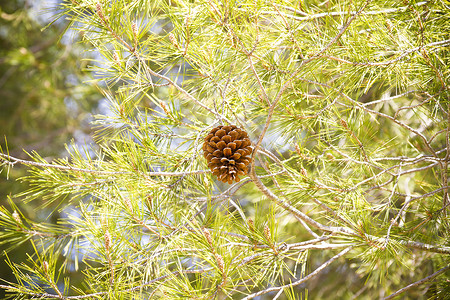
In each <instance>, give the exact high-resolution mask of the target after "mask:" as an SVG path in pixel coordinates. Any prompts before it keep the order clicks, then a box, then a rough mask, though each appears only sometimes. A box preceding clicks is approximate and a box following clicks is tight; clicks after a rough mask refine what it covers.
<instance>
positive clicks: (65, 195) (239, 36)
mask: <svg viewBox="0 0 450 300" xmlns="http://www.w3.org/2000/svg"><path fill="white" fill-rule="evenodd" d="M449 12H450V10H449V4H448V3H447V1H423V2H416V1H407V0H405V1H400V2H399V1H378V0H373V1H369V0H368V1H331V0H330V1H281V0H277V1H263V0H258V1H253V0H252V1H250V0H241V1H233V0H223V1H218V0H208V1H185V0H174V1H172V0H161V1H148V0H129V1H125V0H118V1H108V0H103V1H98V2H97V1H91V0H72V1H66V2H63V4H61V6H60V11H59V12H58V14H57V15H56V17H64V18H69V19H70V20H71V22H72V23H71V24H72V25H71V29H73V30H79V31H80V32H82V35H83V38H84V41H85V42H86V43H87V44H88V45H89V47H91V49H92V51H94V52H95V53H96V54H98V60H97V61H92V62H90V66H91V69H92V70H93V71H94V72H95V74H96V76H97V77H96V78H97V80H98V86H99V89H100V90H101V92H102V93H103V95H104V97H105V98H106V99H107V100H108V103H109V109H108V111H105V112H104V113H103V114H99V115H97V116H95V122H94V123H93V127H95V129H96V134H95V139H96V141H97V148H88V147H87V146H82V145H71V146H70V147H68V149H69V152H70V156H69V157H67V158H61V159H56V160H54V161H51V162H50V161H46V160H45V159H43V158H42V157H40V156H39V154H37V153H32V154H30V158H29V159H28V160H23V159H19V158H16V157H14V156H11V155H9V154H8V149H2V150H3V151H2V153H1V154H0V155H1V160H2V164H3V171H4V172H7V171H8V170H9V169H10V168H12V167H14V165H16V164H24V165H27V166H28V167H29V175H28V176H26V177H24V178H22V180H23V181H25V182H27V183H28V185H29V188H28V189H27V190H26V191H24V192H23V193H21V194H19V195H16V196H15V198H13V199H12V200H15V201H36V199H40V200H39V201H42V202H43V203H42V205H44V206H45V205H49V204H50V203H58V204H59V209H60V210H61V212H62V214H61V219H60V220H59V222H58V224H57V225H49V224H46V223H42V222H39V223H38V222H35V221H34V220H31V219H27V218H26V217H25V216H24V215H23V214H21V212H20V210H18V209H17V207H16V206H15V204H14V202H13V201H11V202H10V203H11V204H10V206H11V207H1V211H0V220H1V223H0V224H1V226H2V231H1V239H2V243H6V244H8V245H10V246H11V247H10V249H12V248H13V247H14V246H17V245H20V244H21V243H31V244H32V245H33V247H34V250H35V251H34V252H33V253H30V254H29V260H27V261H22V262H16V261H9V265H10V267H11V270H12V272H13V273H14V275H15V276H16V278H17V281H18V283H17V284H8V283H5V284H3V285H1V287H2V288H3V289H6V290H7V291H8V292H9V293H10V295H11V296H12V297H13V298H16V299H22V298H28V297H33V298H41V299H50V298H59V299H91V298H99V299H256V298H258V297H259V298H258V299H263V298H264V297H265V298H264V299H299V298H305V299H306V298H307V297H310V298H313V299H319V298H327V297H328V298H329V297H330V295H332V297H333V298H338V299H350V298H358V299H374V298H380V297H381V298H384V299H391V298H394V297H396V296H398V295H400V296H402V297H409V298H411V299H420V298H435V299H445V298H446V297H447V298H448V297H450V288H449V284H448V282H449V280H450V276H449V269H450V265H449V263H450V259H449V254H450V245H449V244H450V233H449V216H448V215H449V213H450V209H449V205H450V199H449V194H448V192H449V188H448V183H449V179H448V177H449V176H448V175H449V172H448V170H449V164H448V163H449V159H450V141H449V135H450V113H449V111H450V101H449V96H450V94H449V93H450V90H449V71H448V67H447V66H448V64H449V58H450V55H449V51H448V48H449V46H450V36H449V32H450V20H449V19H450V14H449ZM86 84H89V83H86ZM238 129H239V130H240V131H239V130H238ZM234 131H236V133H232V132H234ZM226 136H229V138H227V137H226ZM215 137H217V139H215ZM247 138H248V141H249V143H250V145H247V142H246V141H247V140H246V139H247ZM239 141H240V142H239ZM205 143H206V144H205ZM226 149H230V150H226ZM239 149H242V151H241V152H238V151H239ZM246 149H250V150H249V151H248V152H249V153H247V150H246ZM236 153H237V154H238V155H236V156H235V154H236ZM241 156H244V158H241ZM238 164H243V165H238ZM235 166H236V167H235ZM233 172H234V173H233ZM241 173H244V174H243V176H242V174H241ZM236 174H237V175H236ZM236 176H237V177H239V178H237V177H236ZM6 257H7V254H6ZM69 269H77V270H78V271H79V272H82V273H83V275H84V282H83V285H82V286H73V285H71V283H70V281H69V279H68V278H67V277H66V276H65V274H66V272H67V270H69Z"/></svg>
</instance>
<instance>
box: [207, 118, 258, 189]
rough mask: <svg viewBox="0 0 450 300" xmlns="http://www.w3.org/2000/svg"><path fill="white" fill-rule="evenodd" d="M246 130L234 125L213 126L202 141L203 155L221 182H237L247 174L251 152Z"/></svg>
mask: <svg viewBox="0 0 450 300" xmlns="http://www.w3.org/2000/svg"><path fill="white" fill-rule="evenodd" d="M250 145H251V142H250V139H249V138H248V135H247V132H245V131H244V130H242V129H240V128H237V127H236V126H235V125H230V126H217V127H216V128H213V129H212V130H211V131H210V132H209V134H208V135H207V136H206V138H205V142H204V143H203V155H204V156H205V158H206V161H207V162H208V167H209V168H210V169H211V171H212V173H213V175H216V176H217V178H218V179H219V180H220V181H222V182H228V183H229V184H231V183H233V181H236V182H238V181H239V180H240V179H239V176H238V175H241V176H242V175H245V174H247V165H248V164H249V163H250V161H251V158H250V156H249V155H250V154H251V153H252V147H251V146H250Z"/></svg>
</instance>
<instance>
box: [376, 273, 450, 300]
mask: <svg viewBox="0 0 450 300" xmlns="http://www.w3.org/2000/svg"><path fill="white" fill-rule="evenodd" d="M448 269H450V265H448V266H446V267H443V268H442V269H440V270H439V271H437V272H435V273H433V274H431V275H430V276H427V277H425V278H422V279H421V280H418V281H416V282H414V283H411V284H409V285H407V286H405V287H404V288H401V289H399V290H398V291H396V292H395V293H392V294H390V295H389V296H387V297H385V298H383V300H388V299H392V298H394V297H395V296H398V295H400V294H401V293H404V292H406V291H407V290H409V289H411V288H413V287H415V286H418V285H421V284H423V283H424V282H427V281H429V280H431V279H433V278H434V277H436V276H438V275H440V274H442V273H444V272H445V271H447V270H448Z"/></svg>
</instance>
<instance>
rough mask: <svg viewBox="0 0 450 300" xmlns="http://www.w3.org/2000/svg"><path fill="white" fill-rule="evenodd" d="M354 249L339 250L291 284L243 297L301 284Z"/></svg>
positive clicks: (255, 295)
mask: <svg viewBox="0 0 450 300" xmlns="http://www.w3.org/2000/svg"><path fill="white" fill-rule="evenodd" d="M351 249H352V247H348V248H346V249H344V250H342V251H341V252H339V253H338V254H336V255H335V256H333V257H332V258H330V259H329V260H327V261H326V262H324V263H323V264H322V265H320V267H318V268H317V269H315V270H314V271H313V272H311V273H310V274H309V275H308V276H306V277H303V278H302V279H300V280H297V281H295V282H292V283H290V284H286V285H283V286H278V287H271V288H268V289H265V290H262V291H259V292H256V293H253V294H250V295H248V296H247V297H245V298H243V300H248V299H253V298H255V297H257V296H260V295H263V294H267V293H270V292H276V291H279V290H283V289H285V288H290V287H293V286H296V285H299V284H302V283H303V282H305V281H307V280H309V279H311V278H313V277H315V276H317V274H319V273H320V272H321V271H322V270H323V269H325V268H326V267H328V266H329V265H330V264H331V263H332V262H334V261H335V260H336V259H338V258H340V257H341V256H344V255H345V254H347V253H348V252H349V251H350V250H351Z"/></svg>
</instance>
